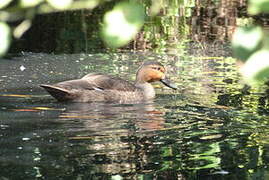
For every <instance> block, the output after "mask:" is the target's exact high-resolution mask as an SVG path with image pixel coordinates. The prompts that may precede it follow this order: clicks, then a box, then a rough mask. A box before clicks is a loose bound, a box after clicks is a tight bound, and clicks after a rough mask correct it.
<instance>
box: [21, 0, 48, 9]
mask: <svg viewBox="0 0 269 180" xmlns="http://www.w3.org/2000/svg"><path fill="white" fill-rule="evenodd" d="M42 1H44V0H20V6H21V7H23V8H29V7H34V6H36V5H38V4H39V3H41V2H42Z"/></svg>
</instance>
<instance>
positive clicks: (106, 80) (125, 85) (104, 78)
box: [81, 73, 136, 91]
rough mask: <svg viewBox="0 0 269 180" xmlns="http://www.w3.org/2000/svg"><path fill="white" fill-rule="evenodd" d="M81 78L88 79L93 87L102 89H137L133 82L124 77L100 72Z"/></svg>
mask: <svg viewBox="0 0 269 180" xmlns="http://www.w3.org/2000/svg"><path fill="white" fill-rule="evenodd" d="M81 80H86V81H87V82H88V85H90V86H91V87H92V88H99V89H100V90H116V91H135V89H136V87H135V86H134V85H133V84H132V83H130V82H128V81H126V80H124V79H121V78H119V77H113V76H109V75H104V74H100V73H91V74H87V75H86V76H84V77H83V78H82V79H81Z"/></svg>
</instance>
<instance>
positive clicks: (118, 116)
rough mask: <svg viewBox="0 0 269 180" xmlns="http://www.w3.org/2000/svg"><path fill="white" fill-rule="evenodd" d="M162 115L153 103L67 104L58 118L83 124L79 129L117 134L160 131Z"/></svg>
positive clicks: (162, 121) (162, 122)
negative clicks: (122, 132) (134, 131)
mask: <svg viewBox="0 0 269 180" xmlns="http://www.w3.org/2000/svg"><path fill="white" fill-rule="evenodd" d="M163 114H164V112H161V111H159V110H156V109H155V107H154V104H153V103H145V104H106V103H72V104H68V106H67V108H66V111H65V112H63V113H62V114H61V115H60V116H59V117H60V119H61V120H66V121H69V120H73V121H79V122H83V126H80V127H81V128H82V129H85V130H89V131H92V132H102V133H105V132H106V131H109V132H110V133H111V131H110V130H112V131H114V132H117V131H118V130H121V131H130V130H131V131H132V130H134V129H135V130H140V131H143V130H145V131H150V130H158V129H161V128H163V124H164V119H163ZM73 125H74V124H73ZM80 125H81V124H80ZM80 130H81V129H80Z"/></svg>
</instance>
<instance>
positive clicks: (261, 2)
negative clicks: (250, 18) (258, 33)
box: [248, 0, 269, 15]
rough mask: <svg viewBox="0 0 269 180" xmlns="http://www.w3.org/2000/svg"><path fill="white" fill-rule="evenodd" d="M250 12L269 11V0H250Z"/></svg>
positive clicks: (254, 13)
mask: <svg viewBox="0 0 269 180" xmlns="http://www.w3.org/2000/svg"><path fill="white" fill-rule="evenodd" d="M248 13H249V14H251V15H256V14H259V13H269V1H268V0H249V5H248Z"/></svg>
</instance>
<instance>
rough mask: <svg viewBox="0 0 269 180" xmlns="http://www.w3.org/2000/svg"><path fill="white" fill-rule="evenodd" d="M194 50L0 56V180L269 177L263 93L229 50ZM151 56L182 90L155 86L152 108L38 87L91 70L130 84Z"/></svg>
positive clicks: (265, 98)
mask: <svg viewBox="0 0 269 180" xmlns="http://www.w3.org/2000/svg"><path fill="white" fill-rule="evenodd" d="M210 50H212V48H211V49H210ZM201 51H202V50H201ZM195 52H196V53H195V55H191V54H190V55H185V56H177V55H169V54H155V53H139V52H137V53H132V52H126V53H106V54H102V53H100V54H62V55H51V54H42V53H21V54H20V55H18V56H13V57H12V58H8V59H1V66H0V115H1V116H0V128H1V130H0V144H1V148H0V168H1V171H0V179H229V180H230V179H268V178H269V177H268V173H269V171H268V164H269V162H268V161H269V146H268V143H269V142H268V122H269V121H268V95H267V94H266V93H265V91H264V87H261V88H260V89H254V88H249V87H247V86H245V85H244V84H243V83H242V79H241V77H240V75H239V73H238V70H237V66H236V63H235V60H234V59H233V58H230V57H229V56H228V54H229V53H228V54H227V49H224V50H223V52H219V54H221V55H219V56H217V55H216V56H215V57H212V56H210V57H208V56H206V55H203V56H199V55H198V54H197V52H199V51H198V49H197V51H195ZM204 54H207V53H206V52H205V53H204ZM223 54H224V55H225V56H223ZM152 59H155V60H158V61H159V62H162V63H163V64H164V65H165V66H166V67H167V69H168V74H169V77H170V79H171V80H172V81H174V82H175V83H176V84H177V85H178V87H179V89H178V90H171V89H168V88H166V87H163V85H161V84H159V83H156V84H154V86H155V89H156V91H157V97H156V99H155V100H154V102H151V103H145V104H105V103H59V102H56V101H55V100H54V99H53V98H52V97H50V96H49V95H48V94H47V93H46V92H45V91H44V90H43V89H42V88H40V87H39V86H38V85H39V84H43V83H49V84H50V83H55V82H59V81H63V80H68V79H74V78H79V77H82V76H83V75H85V74H87V73H90V72H103V73H109V74H113V75H117V76H120V77H122V78H124V79H128V80H130V81H132V80H134V78H135V72H136V69H137V67H138V66H139V65H140V63H141V62H143V61H145V60H152Z"/></svg>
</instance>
